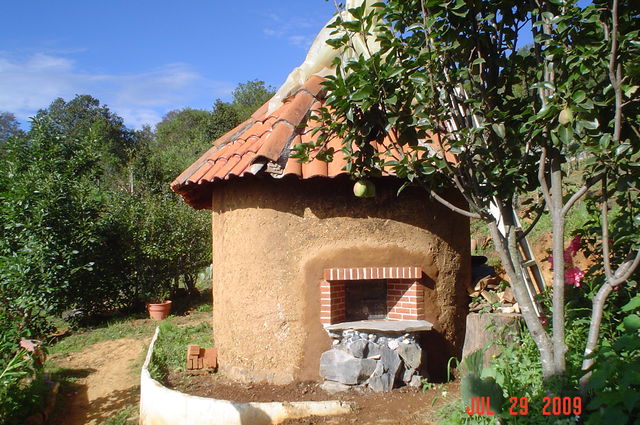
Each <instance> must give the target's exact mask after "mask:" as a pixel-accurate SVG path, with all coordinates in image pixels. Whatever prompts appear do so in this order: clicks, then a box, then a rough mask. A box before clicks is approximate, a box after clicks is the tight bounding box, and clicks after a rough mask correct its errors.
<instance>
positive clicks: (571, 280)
mask: <svg viewBox="0 0 640 425" xmlns="http://www.w3.org/2000/svg"><path fill="white" fill-rule="evenodd" d="M583 277H584V272H583V271H582V270H580V269H579V268H578V267H569V268H568V269H566V270H565V271H564V283H566V284H567V285H573V286H575V287H576V288H579V287H580V281H581V280H582V278H583Z"/></svg>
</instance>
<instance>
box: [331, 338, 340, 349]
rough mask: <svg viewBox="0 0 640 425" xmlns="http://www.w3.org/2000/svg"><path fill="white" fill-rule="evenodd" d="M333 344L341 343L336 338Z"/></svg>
mask: <svg viewBox="0 0 640 425" xmlns="http://www.w3.org/2000/svg"><path fill="white" fill-rule="evenodd" d="M332 344H333V346H334V347H335V346H336V345H338V344H340V341H338V340H337V339H334V340H333V343H332Z"/></svg>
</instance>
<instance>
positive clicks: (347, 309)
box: [320, 267, 424, 325]
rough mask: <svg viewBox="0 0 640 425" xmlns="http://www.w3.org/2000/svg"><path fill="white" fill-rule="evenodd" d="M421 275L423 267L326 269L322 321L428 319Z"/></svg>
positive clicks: (327, 323) (321, 288)
mask: <svg viewBox="0 0 640 425" xmlns="http://www.w3.org/2000/svg"><path fill="white" fill-rule="evenodd" d="M421 278H422V269H421V268H420V267H350V268H328V269H324V279H323V280H322V282H321V283H320V321H321V323H322V324H323V325H333V324H336V323H341V322H350V321H360V320H383V319H386V320H424V287H423V285H422V283H421Z"/></svg>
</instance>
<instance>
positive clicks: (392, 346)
mask: <svg viewBox="0 0 640 425" xmlns="http://www.w3.org/2000/svg"><path fill="white" fill-rule="evenodd" d="M399 345H400V343H399V342H398V341H396V340H395V339H392V340H390V341H389V342H387V346H388V347H389V348H390V349H392V350H395V349H397V348H398V346H399Z"/></svg>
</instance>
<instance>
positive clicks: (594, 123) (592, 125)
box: [578, 118, 600, 130]
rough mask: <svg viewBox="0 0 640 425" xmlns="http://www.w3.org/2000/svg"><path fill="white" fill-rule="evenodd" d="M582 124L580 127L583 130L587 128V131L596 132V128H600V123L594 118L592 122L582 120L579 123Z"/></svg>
mask: <svg viewBox="0 0 640 425" xmlns="http://www.w3.org/2000/svg"><path fill="white" fill-rule="evenodd" d="M578 122H579V123H580V125H581V126H582V128H586V129H587V130H595V129H596V128H598V126H599V125H600V123H599V122H598V119H597V118H594V119H593V120H591V121H587V120H580V121H578Z"/></svg>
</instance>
